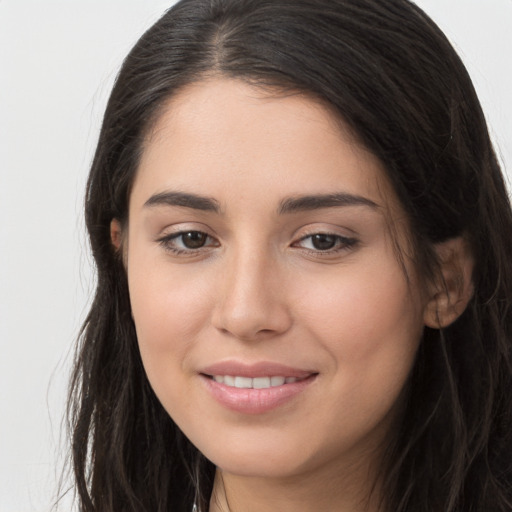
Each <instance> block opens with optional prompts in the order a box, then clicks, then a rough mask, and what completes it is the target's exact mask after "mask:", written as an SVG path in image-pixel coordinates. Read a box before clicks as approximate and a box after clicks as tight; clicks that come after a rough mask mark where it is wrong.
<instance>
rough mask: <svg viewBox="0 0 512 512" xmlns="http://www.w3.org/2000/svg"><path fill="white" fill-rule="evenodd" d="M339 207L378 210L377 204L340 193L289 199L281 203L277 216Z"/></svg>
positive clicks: (366, 199)
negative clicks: (361, 207)
mask: <svg viewBox="0 0 512 512" xmlns="http://www.w3.org/2000/svg"><path fill="white" fill-rule="evenodd" d="M339 206H366V207H369V208H371V209H372V210H376V209H378V208H379V205H378V204H377V203H374V202H373V201H372V200H370V199H368V198H366V197H363V196H358V195H353V194H348V193H345V192H340V193H337V194H319V195H307V196H299V197H290V198H289V199H285V200H284V201H281V203H280V205H279V214H280V215H283V214H286V213H296V212H301V211H308V210H319V209H321V208H333V207H339Z"/></svg>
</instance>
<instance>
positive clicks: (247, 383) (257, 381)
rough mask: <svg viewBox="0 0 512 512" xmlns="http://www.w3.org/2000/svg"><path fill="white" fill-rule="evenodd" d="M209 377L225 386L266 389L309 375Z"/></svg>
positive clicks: (291, 382) (297, 380)
mask: <svg viewBox="0 0 512 512" xmlns="http://www.w3.org/2000/svg"><path fill="white" fill-rule="evenodd" d="M207 377H209V378H210V379H212V380H214V381H215V382H217V383H218V384H224V385H225V386H228V387H231V388H238V389H267V388H274V387H278V386H283V385H285V384H293V383H294V382H299V381H301V380H305V379H307V378H309V377H310V375H308V376H307V377H303V378H298V377H282V376H272V377H254V378H251V377H243V376H239V375H235V376H233V375H207Z"/></svg>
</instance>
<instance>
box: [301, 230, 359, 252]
mask: <svg viewBox="0 0 512 512" xmlns="http://www.w3.org/2000/svg"><path fill="white" fill-rule="evenodd" d="M357 244H358V241H357V239H355V238H347V237H345V236H341V235H334V234H332V233H314V234H312V235H308V236H305V237H304V238H301V239H300V240H299V241H298V242H295V243H294V244H293V245H294V246H295V247H301V248H303V249H306V250H308V251H310V252H314V253H317V254H322V253H325V254H326V255H333V254H336V253H339V252H342V251H348V250H350V249H351V248H353V247H355V246H356V245H357Z"/></svg>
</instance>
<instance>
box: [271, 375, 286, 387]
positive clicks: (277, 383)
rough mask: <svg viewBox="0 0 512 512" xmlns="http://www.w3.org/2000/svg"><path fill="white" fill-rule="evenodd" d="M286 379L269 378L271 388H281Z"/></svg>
mask: <svg viewBox="0 0 512 512" xmlns="http://www.w3.org/2000/svg"><path fill="white" fill-rule="evenodd" d="M285 380H286V379H285V378H284V377H270V385H271V386H282V385H283V384H284V381H285Z"/></svg>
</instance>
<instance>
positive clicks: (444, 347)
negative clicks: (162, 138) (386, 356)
mask: <svg viewBox="0 0 512 512" xmlns="http://www.w3.org/2000/svg"><path fill="white" fill-rule="evenodd" d="M212 74H213V75H219V76H225V77H232V78H236V79H240V80H245V81H248V82H250V83H251V84H255V85H259V86H271V87H277V88H279V89H281V90H284V91H287V90H293V91H300V92H305V93H307V94H310V95H312V96H314V97H317V98H321V99H322V101H324V102H327V103H328V104H329V105H330V106H331V107H332V109H333V110H334V111H335V112H337V113H338V115H339V117H340V119H342V120H343V121H344V122H345V123H346V124H347V125H348V126H350V128H351V129H352V130H353V131H354V133H355V134H357V137H358V139H359V140H360V141H361V143H362V144H363V145H364V146H366V148H367V149H369V150H370V151H371V152H372V153H373V154H375V155H376V156H377V157H378V158H379V159H380V160H381V162H382V163H383V165H384V167H385V169H386V171H387V173H388V177H389V180H390V181H391V183H392V185H393V187H394V189H395V191H396V193H397V195H398V197H399V199H400V201H401V204H402V206H403V208H404V210H405V211H406V212H407V215H408V217H409V221H410V225H411V236H412V238H413V243H414V247H415V257H416V260H417V262H418V265H419V267H420V268H421V269H422V271H423V272H425V273H428V272H430V271H431V269H433V268H434V267H435V257H434V254H435V252H434V250H433V248H434V246H435V244H436V243H439V242H442V241H445V240H448V239H450V238H452V237H456V236H461V235H464V236H465V237H466V239H467V243H468V244H469V247H470V250H471V251H472V254H473V257H474V261H475V271H474V275H473V281H474V290H475V292H474V296H473V299H472V300H471V302H470V304H469V306H468V307H467V309H466V311H465V312H464V313H463V315H462V316H461V317H460V318H459V319H458V320H457V321H456V322H455V323H454V324H452V325H451V326H450V327H448V328H446V329H444V330H442V331H441V330H435V329H429V328H426V329H425V333H424V337H423V341H422V343H421V347H420V349H419V353H418V357H417V361H416V364H415V367H414V368H413V371H412V375H411V379H410V382H409V386H408V395H407V399H406V404H405V413H404V416H403V421H402V422H401V425H400V428H399V429H398V431H397V432H395V433H394V434H395V435H394V436H393V439H392V440H390V445H389V447H388V450H387V456H386V461H385V464H386V466H385V468H382V475H383V479H384V490H385V496H384V498H385V500H386V503H385V508H386V509H389V510H390V511H391V510H393V511H395V512H406V511H407V512H411V511H414V512H455V511H457V512H461V511H464V512H469V511H475V512H489V511H493V512H504V511H510V510H512V475H511V462H512V460H511V459H512V440H511V432H512V367H511V366H512V365H511V351H512V348H511V347H512V313H511V307H510V302H511V297H512V213H511V208H510V203H509V200H508V196H507V192H506V188H505V185H504V181H503V177H502V174H501V172H500V169H499V166H498V163H497V160H496V157H495V154H494V152H493V149H492V146H491V143H490V140H489V135H488V132H487V128H486V123H485V119H484V116H483V114H482V111H481V107H480V105H479V102H478V99H477V97H476V94H475V91H474V89H473V86H472V83H471V80H470V78H469V76H468V74H467V72H466V70H465V68H464V66H463V64H462V63H461V61H460V59H459V58H458V56H457V55H456V53H455V51H454V50H453V48H452V47H451V45H450V44H449V42H448V41H447V39H446V38H445V36H444V35H443V34H442V32H441V31H440V30H439V29H438V28H437V26H436V25H435V24H434V23H433V22H432V21H431V20H430V19H429V18H428V17H427V16H426V15H425V14H424V13H423V12H422V11H421V10H420V9H419V8H418V7H416V6H415V5H414V4H413V3H411V2H409V1H408V0H385V1H382V0H182V1H180V2H178V3H177V4H176V5H175V6H174V7H173V8H172V9H170V10H169V11H168V12H167V13H165V14H164V16H163V17H162V18H161V19H160V20H159V21H158V22H157V23H156V24H155V25H154V26H153V27H151V28H150V29H149V30H148V31H147V32H146V33H145V34H144V35H143V36H142V38H141V39H140V40H139V41H138V43H137V44H136V46H135V47H134V48H133V50H132V51H131V53H130V54H129V55H128V57H127V58H126V60H125V61H124V63H123V66H122V69H121V71H120V73H119V76H118V78H117V81H116V83H115V86H114V89H113V91H112V95H111V97H110V100H109V103H108V106H107V109H106V112H105V117H104V120H103V126H102V130H101V134H100V138H99V141H98V146H97V150H96V154H95V157H94V161H93V164H92V168H91V172H90V176H89V181H88V185H87V197H86V223H87V228H88V231H89V235H90V242H91V247H92V252H93V255H94V258H95V262H96V265H97V289H96V295H95V298H94V302H93V304H92V306H91V310H90V312H89V315H88V317H87V319H86V322H85V324H84V326H83V330H82V334H81V336H80V343H79V347H78V352H77V359H76V366H75V371H74V375H73V381H72V388H71V394H70V403H69V413H70V426H71V430H72V443H73V447H72V451H73V467H74V473H75V477H76V485H77V492H78V500H79V503H80V510H82V511H84V512H92V511H95V512H99V511H101V512H119V511H121V510H122V511H123V512H128V511H146V512H164V511H165V512H169V511H184V512H190V510H191V508H192V504H193V503H194V501H196V502H197V504H198V505H199V506H200V507H202V508H203V510H206V509H207V507H208V501H209V495H210V492H211V488H212V478H213V473H214V466H213V464H212V463H211V462H209V461H208V460H206V459H205V458H204V457H203V456H202V455H201V454H200V453H199V452H198V451H197V450H196V448H195V447H194V446H192V445H191V443H190V442H189V441H188V440H187V439H186V437H185V436H184V435H183V434H182V433H181V432H180V431H179V429H178V428H177V427H176V425H175V424H174V423H173V421H172V419H171V418H170V417H169V416H168V414H167V413H166V412H165V411H164V409H163V408H162V406H161V405H160V403H159V402H158V400H157V399H156V397H155V395H154V393H153V391H152V389H151V387H150V385H149V383H148V380H147V378H146V375H145V373H144V369H143V366H142V363H141V358H140V355H139V351H138V346H137V339H136V335H135V329H134V325H133V321H132V318H131V314H130V299H129V294H128V288H127V283H126V274H125V270H124V268H123V265H122V262H121V261H120V259H119V257H118V256H117V254H116V253H115V251H114V249H113V247H112V244H111V240H110V232H109V226H110V222H111V220H112V219H113V218H117V219H119V220H120V221H121V222H126V221H127V211H128V200H129V195H130V187H131V184H132V182H133V179H134V175H135V173H136V171H137V167H138V162H139V158H140V153H141V151H142V141H143V138H144V136H145V134H147V132H148V130H149V129H151V127H152V125H153V123H154V122H155V120H156V119H157V117H158V114H159V113H160V112H161V109H162V107H163V105H164V104H165V103H166V101H167V100H168V98H169V97H171V96H172V95H174V94H176V92H177V91H178V90H179V89H180V88H182V87H184V86H185V85H187V84H189V83H192V82H195V81H198V80H201V79H203V78H204V77H205V76H208V75H212Z"/></svg>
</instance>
